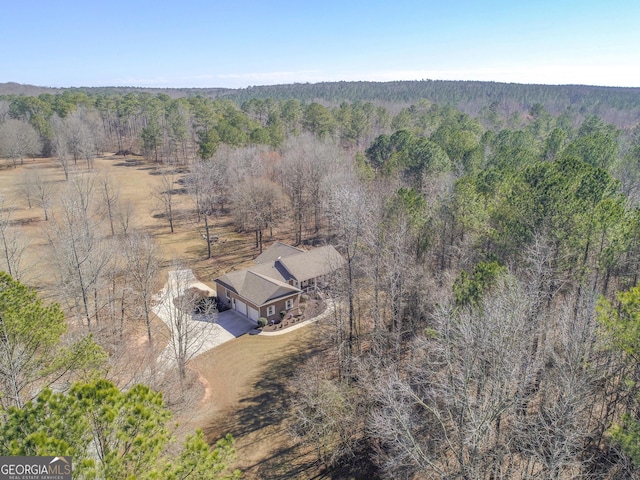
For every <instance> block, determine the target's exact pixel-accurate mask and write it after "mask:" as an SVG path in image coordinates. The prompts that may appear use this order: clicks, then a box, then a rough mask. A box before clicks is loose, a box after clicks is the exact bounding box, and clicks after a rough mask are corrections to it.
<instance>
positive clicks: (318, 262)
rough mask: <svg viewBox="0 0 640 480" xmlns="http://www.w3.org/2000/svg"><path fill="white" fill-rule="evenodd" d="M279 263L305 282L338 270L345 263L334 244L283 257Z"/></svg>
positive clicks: (293, 275) (300, 280)
mask: <svg viewBox="0 0 640 480" xmlns="http://www.w3.org/2000/svg"><path fill="white" fill-rule="evenodd" d="M277 263H281V264H282V265H283V266H284V267H285V268H286V270H287V271H288V272H289V273H290V274H291V275H292V277H293V278H295V279H296V280H297V281H299V282H304V281H305V280H309V279H311V278H317V277H321V276H322V275H327V274H329V273H331V272H333V271H335V270H337V269H338V268H340V267H341V266H342V265H343V264H344V258H342V255H340V254H339V253H338V251H337V250H336V249H335V248H334V247H333V246H332V245H326V246H324V247H318V248H315V249H313V250H309V251H307V252H304V253H299V254H297V255H291V256H289V257H286V258H281V259H280V260H278V262H277Z"/></svg>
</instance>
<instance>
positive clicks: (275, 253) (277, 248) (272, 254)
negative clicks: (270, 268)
mask: <svg viewBox="0 0 640 480" xmlns="http://www.w3.org/2000/svg"><path fill="white" fill-rule="evenodd" d="M303 252H304V250H302V249H301V248H297V247H292V246H291V245H287V244H286V243H282V242H274V243H272V244H271V245H270V246H269V248H267V249H266V250H265V251H264V252H262V253H261V254H260V255H258V256H257V257H256V259H255V260H254V262H256V263H257V264H262V263H273V262H275V261H276V260H277V259H278V258H285V257H289V256H291V255H297V254H299V253H303Z"/></svg>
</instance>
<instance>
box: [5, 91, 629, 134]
mask: <svg viewBox="0 0 640 480" xmlns="http://www.w3.org/2000/svg"><path fill="white" fill-rule="evenodd" d="M64 92H70V93H74V94H75V93H85V94H88V95H90V96H94V95H125V94H128V93H135V94H141V93H142V94H145V95H151V96H156V95H167V96H169V97H171V98H181V97H187V98H189V97H194V96H202V97H205V98H211V99H215V98H221V97H224V98H228V99H230V100H232V101H234V102H235V103H236V104H238V105H239V104H242V103H244V102H247V101H249V100H251V99H262V100H266V99H272V100H277V101H286V100H292V99H295V100H298V101H301V102H303V103H305V104H309V103H313V102H319V103H322V104H325V105H338V104H340V103H341V102H349V103H351V102H362V103H366V102H373V103H375V104H384V105H410V104H416V103H418V102H419V101H420V100H421V99H427V100H429V101H430V102H433V103H437V104H439V105H451V106H453V107H455V108H457V109H459V110H461V111H464V112H466V113H469V114H472V115H476V114H478V113H479V112H480V111H481V110H482V109H484V108H487V107H489V106H492V108H494V109H495V108H500V109H502V110H503V111H504V112H506V115H507V116H508V115H510V114H511V113H514V112H519V113H523V112H526V111H528V110H529V108H531V106H533V105H535V104H541V105H544V107H545V108H546V109H547V110H548V111H549V112H552V113H553V114H554V115H558V114H561V113H563V112H567V111H568V112H570V113H571V112H573V113H580V114H593V115H598V116H600V117H602V118H603V119H604V120H605V121H607V122H609V123H613V124H615V125H617V126H619V127H628V126H632V125H635V124H636V123H637V122H638V119H639V118H640V100H639V98H640V96H639V95H638V93H639V91H638V89H637V88H622V87H602V86H589V85H527V84H516V83H500V82H479V81H446V80H421V81H394V82H320V83H312V84H310V83H300V84H290V85H271V86H254V87H248V88H243V89H224V88H184V89H178V88H168V89H154V88H132V87H99V88H98V87H95V88H69V89H45V88H42V87H30V86H27V85H18V84H0V95H21V94H22V95H25V96H38V95H40V94H43V93H44V94H61V93H64Z"/></svg>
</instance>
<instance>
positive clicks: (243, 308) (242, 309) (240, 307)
mask: <svg viewBox="0 0 640 480" xmlns="http://www.w3.org/2000/svg"><path fill="white" fill-rule="evenodd" d="M236 312H238V313H241V314H242V315H244V316H245V317H246V316H247V304H246V303H244V302H241V301H240V300H238V299H236Z"/></svg>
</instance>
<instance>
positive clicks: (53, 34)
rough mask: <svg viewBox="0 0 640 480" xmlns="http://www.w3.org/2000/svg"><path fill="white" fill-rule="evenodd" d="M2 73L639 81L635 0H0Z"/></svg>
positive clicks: (78, 78) (194, 79)
mask: <svg viewBox="0 0 640 480" xmlns="http://www.w3.org/2000/svg"><path fill="white" fill-rule="evenodd" d="M0 15H1V17H2V23H1V24H0V82H9V81H13V82H19V83H28V84H32V85H41V86H52V87H69V86H123V85H125V86H141V87H231V88H240V87H246V86H249V85H266V84H279V83H293V82H320V81H338V80H371V81H387V80H419V79H444V80H492V81H502V82H517V83H546V84H567V83H572V84H587V85H609V86H640V2H639V1H637V0H619V1H616V0H609V1H589V0H581V1H574V0H568V1H566V0H555V1H547V0H538V1H533V0H510V1H497V0H496V1H483V0H477V1H467V0H459V1H456V0H449V1H446V0H443V1H431V0H424V1H413V0H395V1H380V0H368V1H361V0H351V1H349V0H342V1H334V0H322V1H319V0H315V1H310V0H309V1H307V0H298V1H292V0H253V1H247V0H235V1H232V0H228V1H222V0H210V1H206V0H201V1H198V0H182V1H171V2H159V1H146V0H144V1H136V0H129V1H123V0H109V1H98V2H92V1H86V0H83V1H67V0H47V1H34V0H20V1H18V0H5V1H4V2H3V4H2V3H0Z"/></svg>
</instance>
